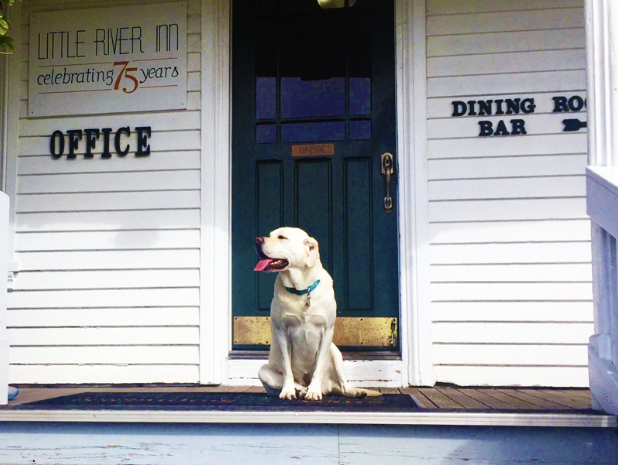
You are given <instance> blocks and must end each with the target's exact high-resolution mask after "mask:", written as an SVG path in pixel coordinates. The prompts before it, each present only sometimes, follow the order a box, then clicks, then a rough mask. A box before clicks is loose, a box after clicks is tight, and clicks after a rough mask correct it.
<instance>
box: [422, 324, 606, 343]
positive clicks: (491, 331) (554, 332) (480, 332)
mask: <svg viewBox="0 0 618 467" xmlns="http://www.w3.org/2000/svg"><path fill="white" fill-rule="evenodd" d="M432 334H433V339H434V342H436V343H441V344H450V343H453V344H455V343H456V344H538V343H543V344H587V343H588V339H589V338H590V336H591V335H592V334H594V324H593V323H464V322H461V323H444V322H441V323H434V326H433V333H432Z"/></svg>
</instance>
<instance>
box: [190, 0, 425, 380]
mask: <svg viewBox="0 0 618 467" xmlns="http://www.w3.org/2000/svg"><path fill="white" fill-rule="evenodd" d="M425 1H426V0H396V1H395V23H396V54H397V57H396V70H397V73H396V95H397V103H396V106H397V128H398V131H397V159H398V169H399V175H398V177H399V178H398V199H399V200H400V203H399V204H400V206H402V207H403V208H402V209H398V222H399V268H400V310H399V318H400V331H401V360H364V361H360V360H359V361H346V373H347V375H348V379H349V380H350V381H353V382H354V383H356V384H363V383H365V384H371V385H381V386H402V385H403V386H408V385H415V386H432V385H433V384H434V383H435V372H434V369H433V364H432V357H431V347H432V340H431V310H430V304H431V302H430V296H429V293H430V291H429V286H430V280H429V215H428V207H429V201H428V192H427V158H426V142H427V133H426V105H425V103H426V96H427V93H426V82H427V80H426V56H425V41H426V38H425V11H426V10H425V8H426V7H425ZM201 13H202V16H201V23H202V37H201V39H202V75H201V81H202V83H201V84H202V87H201V89H202V91H201V92H202V95H201V120H202V121H201V123H202V133H201V147H202V156H201V162H202V165H201V169H202V170H201V174H202V175H201V177H202V179H201V180H202V185H201V189H202V191H201V207H202V208H201V245H202V247H201V251H200V257H201V258H200V383H201V384H256V383H257V382H258V379H257V372H258V369H259V367H260V366H261V365H262V364H263V363H264V361H263V360H255V359H236V358H235V359H230V358H229V355H230V352H231V347H232V326H231V322H232V298H231V274H232V262H231V260H232V251H231V240H232V232H231V217H232V210H231V199H232V197H231V189H232V183H231V161H232V157H231V156H232V154H231V134H232V133H231V124H232V122H231V76H232V75H231V73H232V64H231V61H230V60H231V27H230V26H231V24H230V22H231V1H230V0H201ZM415 103H417V104H418V105H415ZM401 128H406V129H409V131H400V129H401Z"/></svg>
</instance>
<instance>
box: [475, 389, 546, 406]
mask: <svg viewBox="0 0 618 467" xmlns="http://www.w3.org/2000/svg"><path fill="white" fill-rule="evenodd" d="M479 391H480V392H483V393H485V394H488V395H490V396H491V397H493V398H495V399H498V400H500V401H502V402H506V403H507V404H509V405H512V406H513V407H515V408H516V409H524V410H530V409H532V410H538V409H542V407H541V406H540V405H538V404H532V403H530V402H527V401H525V400H522V399H520V398H518V397H513V396H512V395H510V394H506V393H505V392H504V391H502V390H499V389H479Z"/></svg>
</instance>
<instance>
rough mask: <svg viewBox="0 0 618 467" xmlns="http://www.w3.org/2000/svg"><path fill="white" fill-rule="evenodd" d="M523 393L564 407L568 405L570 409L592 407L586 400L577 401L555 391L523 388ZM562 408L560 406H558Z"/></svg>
mask: <svg viewBox="0 0 618 467" xmlns="http://www.w3.org/2000/svg"><path fill="white" fill-rule="evenodd" d="M520 392H521V393H523V394H526V395H529V396H531V397H536V398H538V399H542V400H545V401H548V402H549V403H553V404H558V405H559V406H562V407H567V408H570V409H588V408H590V406H589V404H588V403H586V402H584V401H577V400H573V399H569V398H567V397H564V396H562V395H558V394H556V393H555V392H547V391H542V390H538V389H522V390H521V391H520ZM556 408H560V407H556Z"/></svg>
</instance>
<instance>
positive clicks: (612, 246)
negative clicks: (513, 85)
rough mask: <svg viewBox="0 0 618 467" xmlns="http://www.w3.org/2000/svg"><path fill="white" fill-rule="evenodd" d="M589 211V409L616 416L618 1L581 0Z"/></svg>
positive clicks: (617, 318) (617, 407)
mask: <svg viewBox="0 0 618 467" xmlns="http://www.w3.org/2000/svg"><path fill="white" fill-rule="evenodd" d="M586 37H587V56H588V66H587V68H588V152H589V170H588V177H587V186H588V194H587V204H588V213H589V215H590V216H591V218H592V253H593V255H592V256H593V279H594V302H595V303H594V306H595V313H594V320H595V335H594V336H592V337H591V338H590V345H589V348H588V356H589V358H588V368H589V375H590V389H591V391H592V395H593V407H594V408H598V409H603V410H605V411H606V412H609V413H613V414H617V415H618V370H617V369H616V368H617V366H618V273H617V266H618V264H617V258H616V236H617V235H618V211H617V210H616V209H615V206H616V203H617V202H618V2H616V0H586Z"/></svg>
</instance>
